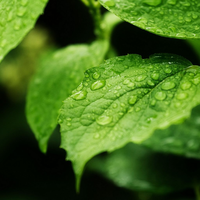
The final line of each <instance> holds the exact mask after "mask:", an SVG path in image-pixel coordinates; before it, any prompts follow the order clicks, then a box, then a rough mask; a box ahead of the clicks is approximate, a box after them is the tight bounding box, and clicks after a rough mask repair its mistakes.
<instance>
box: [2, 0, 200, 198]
mask: <svg viewBox="0 0 200 200" xmlns="http://www.w3.org/2000/svg"><path fill="white" fill-rule="evenodd" d="M102 12H105V10H104V9H102ZM94 39H95V36H94V34H93V24H92V19H91V17H90V15H89V13H88V10H87V8H86V7H84V5H83V4H82V3H81V2H80V0H50V1H49V3H48V4H47V7H46V9H45V12H44V15H42V16H41V17H40V18H39V19H38V21H37V23H36V28H35V29H33V30H32V31H31V32H30V33H29V34H28V36H27V37H26V38H25V39H24V40H23V41H22V43H21V44H20V45H19V47H17V48H16V49H14V50H12V51H11V52H10V53H9V54H8V55H7V56H6V58H5V60H4V61H3V62H2V63H1V64H0V126H1V131H0V160H1V164H0V199H1V200H18V199H19V200H23V199H24V200H29V199H30V200H32V199H33V200H34V199H37V200H47V199H48V200H55V199H60V200H62V199H63V200H64V199H69V200H74V199H80V200H81V199H85V200H100V199H104V200H118V199H119V200H121V199H126V200H129V199H135V200H148V199H155V200H156V199H166V200H167V199H170V200H171V199H172V200H173V199H174V200H175V199H177V200H178V199H182V200H184V199H185V200H186V199H188V200H189V199H195V194H194V191H193V190H192V189H191V190H190V189H188V190H184V191H178V192H173V193H171V194H168V195H165V196H162V195H152V194H149V193H143V192H133V191H130V190H126V189H123V188H121V187H117V186H115V185H114V184H113V183H112V182H110V181H108V180H107V179H105V178H103V177H101V176H100V175H99V174H97V173H95V172H94V171H90V170H89V168H86V171H85V173H84V175H83V179H82V183H81V189H80V194H78V195H77V194H76V192H75V180H74V173H73V170H72V166H71V163H70V162H68V161H65V156H66V153H65V151H64V150H62V149H60V148H59V144H60V135H59V127H57V129H56V130H55V131H54V134H53V135H52V137H51V139H50V141H49V148H48V152H47V154H46V155H44V154H42V153H41V152H40V151H39V148H38V146H37V141H36V139H35V138H34V135H33V133H32V131H31V130H30V128H29V126H28V124H27V122H26V117H25V97H26V91H27V86H28V83H29V81H30V79H31V76H32V75H33V74H34V72H35V70H36V68H37V64H36V63H37V59H38V58H39V56H41V55H42V54H43V53H45V52H47V51H49V50H52V49H57V48H60V47H65V46H67V45H69V44H77V43H88V42H91V41H92V40H94ZM111 42H112V45H113V47H114V48H115V49H116V51H117V53H118V55H126V54H131V53H135V54H140V55H142V57H143V58H147V57H148V56H149V55H151V54H153V53H175V54H178V55H182V56H183V57H185V58H187V59H189V60H190V61H191V62H192V63H193V64H197V65H199V64H200V62H199V59H198V55H197V54H196V53H195V51H194V50H193V48H192V47H191V46H190V45H189V43H188V42H187V41H184V40H178V39H170V38H164V37H160V36H156V35H154V34H151V33H148V32H146V31H143V30H141V29H139V28H137V27H134V26H132V25H130V24H128V23H125V22H124V23H121V24H120V25H118V26H117V27H116V28H115V30H114V32H113V36H112V41H111ZM196 48H197V49H198V46H197V47H196ZM172 164H173V163H172Z"/></svg>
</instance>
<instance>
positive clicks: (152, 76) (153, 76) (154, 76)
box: [151, 72, 160, 80]
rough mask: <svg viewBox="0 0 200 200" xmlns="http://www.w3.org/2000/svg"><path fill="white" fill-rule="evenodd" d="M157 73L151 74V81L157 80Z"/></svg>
mask: <svg viewBox="0 0 200 200" xmlns="http://www.w3.org/2000/svg"><path fill="white" fill-rule="evenodd" d="M159 76H160V75H159V73H158V72H153V73H152V74H151V78H152V79H154V80H158V79H159Z"/></svg>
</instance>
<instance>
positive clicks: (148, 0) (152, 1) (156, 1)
mask: <svg viewBox="0 0 200 200" xmlns="http://www.w3.org/2000/svg"><path fill="white" fill-rule="evenodd" d="M143 3H145V4H147V5H149V6H158V5H160V4H161V3H162V0H143Z"/></svg>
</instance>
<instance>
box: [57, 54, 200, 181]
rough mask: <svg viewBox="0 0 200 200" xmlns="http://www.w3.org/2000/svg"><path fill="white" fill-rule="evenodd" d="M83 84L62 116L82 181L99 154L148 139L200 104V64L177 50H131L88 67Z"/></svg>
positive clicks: (71, 155) (66, 145)
mask: <svg viewBox="0 0 200 200" xmlns="http://www.w3.org/2000/svg"><path fill="white" fill-rule="evenodd" d="M189 66H190V67H189ZM82 86H83V87H81V88H80V87H79V88H77V89H76V90H75V91H73V95H72V96H71V97H69V98H67V99H66V100H65V101H64V104H63V106H62V108H61V110H60V116H59V123H60V125H61V134H62V145H61V146H62V148H64V149H65V150H66V151H67V158H68V159H69V160H71V161H72V162H73V167H74V170H75V173H76V176H77V178H78V181H79V178H80V177H81V174H82V170H83V167H84V165H85V163H86V162H87V161H88V160H89V159H90V158H92V157H93V156H95V155H96V154H98V153H100V152H103V151H113V150H115V149H118V148H121V147H122V146H124V145H125V144H127V143H128V142H134V143H142V142H143V141H144V140H147V139H148V138H149V137H151V135H152V133H153V132H154V131H155V130H156V129H162V128H166V127H168V126H169V125H171V124H173V123H177V121H180V120H182V119H184V118H188V117H189V116H190V111H191V109H192V108H193V107H194V106H196V105H198V104H200V67H198V66H192V65H191V63H190V62H189V61H188V60H186V59H184V58H182V57H179V56H175V55H168V54H157V55H154V56H151V57H150V58H149V59H142V58H141V57H140V56H139V55H127V56H122V57H117V58H112V59H109V60H107V61H106V62H105V63H104V64H102V65H100V67H98V68H92V69H89V70H87V72H86V73H85V78H84V80H83V82H82ZM77 184H78V182H77Z"/></svg>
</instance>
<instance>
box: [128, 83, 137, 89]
mask: <svg viewBox="0 0 200 200" xmlns="http://www.w3.org/2000/svg"><path fill="white" fill-rule="evenodd" d="M127 86H128V87H129V88H134V87H135V83H132V82H130V83H129V84H128V85H127Z"/></svg>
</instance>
